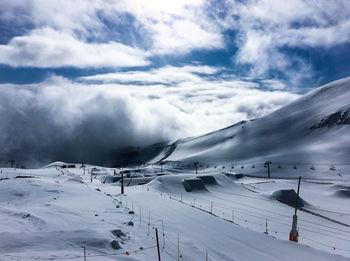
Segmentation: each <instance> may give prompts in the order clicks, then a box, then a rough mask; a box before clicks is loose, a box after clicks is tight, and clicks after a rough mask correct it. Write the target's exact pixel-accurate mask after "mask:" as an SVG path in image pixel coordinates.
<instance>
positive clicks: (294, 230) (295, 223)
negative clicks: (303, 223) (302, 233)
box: [289, 177, 301, 242]
mask: <svg viewBox="0 0 350 261" xmlns="http://www.w3.org/2000/svg"><path fill="white" fill-rule="evenodd" d="M300 182H301V177H299V181H298V192H297V198H296V200H295V212H294V215H293V223H292V230H291V231H290V233H289V240H290V241H294V242H298V240H299V232H298V228H297V226H298V216H297V209H298V199H299V191H300Z"/></svg>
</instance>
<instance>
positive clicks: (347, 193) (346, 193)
mask: <svg viewBox="0 0 350 261" xmlns="http://www.w3.org/2000/svg"><path fill="white" fill-rule="evenodd" d="M334 195H336V196H337V197H341V198H350V190H348V189H340V190H338V191H336V192H335V193H334Z"/></svg>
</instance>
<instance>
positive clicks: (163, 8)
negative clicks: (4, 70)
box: [0, 0, 223, 67]
mask: <svg viewBox="0 0 350 261" xmlns="http://www.w3.org/2000/svg"><path fill="white" fill-rule="evenodd" d="M0 7H2V9H3V10H4V11H3V12H0V21H1V20H3V21H7V22H11V21H12V22H15V23H20V24H22V25H23V26H24V25H25V24H27V25H29V27H31V26H32V27H34V29H32V31H31V30H30V29H29V30H28V31H29V32H27V33H26V35H23V36H20V37H16V38H14V39H12V41H11V42H10V43H9V44H8V45H4V46H1V49H2V52H1V53H0V56H1V57H0V59H1V62H2V63H5V64H9V65H15V64H18V65H25V66H34V67H36V66H37V65H39V67H50V66H53V67H59V66H67V65H68V66H78V67H91V66H92V64H94V66H95V67H98V66H112V67H114V66H130V65H131V66H134V65H136V66H137V65H144V64H146V62H145V61H144V58H145V54H144V53H142V52H141V51H140V50H136V49H135V48H134V46H142V48H144V49H147V50H148V51H149V52H148V53H149V54H151V53H152V54H173V53H176V54H185V53H188V52H190V51H191V50H194V49H213V48H214V49H215V48H222V47H223V43H222V39H221V34H220V31H219V30H218V28H217V27H216V25H215V24H214V23H211V22H210V21H208V20H207V19H206V17H205V16H204V15H203V12H202V8H203V1H201V0H193V1H174V2H166V1H156V0H152V1H139V0H132V1H131V0H122V1H120V0H118V1H117V0H113V1H103V0H93V1H86V0H77V1H70V0H62V1H45V0H31V1H29V2H26V3H24V2H23V1H8V0H4V2H2V3H0ZM19 10H21V11H20V12H21V15H20V17H21V19H22V20H23V21H19V20H18V15H16V12H18V11H19ZM126 13H127V14H131V15H132V16H133V17H134V18H135V21H133V22H132V23H134V25H135V28H136V30H139V32H137V33H140V34H142V36H141V38H140V39H138V40H136V39H131V40H130V42H129V43H128V45H129V47H128V48H127V46H124V45H123V44H122V42H123V39H122V38H123V37H122V35H123V34H125V31H126V30H129V28H126V27H123V24H122V21H121V20H120V19H119V17H120V16H122V15H123V14H126ZM14 18H16V19H14ZM105 19H110V21H113V22H114V23H115V24H110V25H108V26H109V27H111V28H109V30H111V32H112V31H117V32H118V33H119V37H117V38H114V41H115V42H111V43H109V42H108V43H101V42H96V43H89V41H88V40H89V39H94V38H95V37H96V38H97V39H96V40H97V41H99V35H101V34H103V33H104V31H105V30H106V24H104V20H105ZM141 29H142V30H141ZM118 38H120V39H118ZM105 39H108V37H106V38H105ZM105 39H102V41H105ZM146 39H150V40H149V41H148V40H146ZM135 41H141V42H135ZM147 42H149V43H147ZM36 50H38V52H36ZM41 50H42V52H39V51H41ZM48 52H52V55H50V54H48ZM144 52H146V51H144ZM21 55H24V57H23V60H25V61H22V59H21ZM59 55H62V58H60V57H59ZM80 56H83V57H80ZM138 56H139V57H140V58H139V59H138V58H137V57H138ZM10 57H11V59H10ZM47 58H48V59H55V61H47ZM32 59H33V61H31V60H32ZM37 61H40V63H37ZM52 64H53V65H52Z"/></svg>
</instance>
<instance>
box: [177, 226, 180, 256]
mask: <svg viewBox="0 0 350 261" xmlns="http://www.w3.org/2000/svg"><path fill="white" fill-rule="evenodd" d="M179 260H180V234H179V233H177V261H179Z"/></svg>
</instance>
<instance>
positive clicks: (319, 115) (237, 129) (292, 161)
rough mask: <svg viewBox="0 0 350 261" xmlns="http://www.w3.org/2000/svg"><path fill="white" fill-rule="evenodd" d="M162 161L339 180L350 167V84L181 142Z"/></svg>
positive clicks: (331, 85)
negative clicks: (319, 173) (314, 171)
mask: <svg viewBox="0 0 350 261" xmlns="http://www.w3.org/2000/svg"><path fill="white" fill-rule="evenodd" d="M162 156H163V157H158V158H156V160H162V161H164V162H168V163H169V162H176V163H177V166H180V167H181V166H182V167H187V168H188V167H190V168H193V163H194V162H198V163H199V164H201V165H202V167H204V166H206V167H208V166H209V167H210V166H213V165H223V166H226V168H227V167H230V168H232V166H233V167H236V168H237V167H239V168H240V171H241V172H247V166H249V167H251V166H253V168H254V167H255V168H254V169H253V170H250V171H248V172H247V173H252V174H254V173H255V174H259V172H261V167H262V166H263V163H264V162H265V161H267V160H269V161H272V163H273V164H272V165H271V167H272V168H279V171H280V173H281V174H282V169H283V167H288V168H289V169H290V170H291V169H292V167H296V169H298V167H299V169H300V168H302V169H304V172H305V175H308V176H309V175H312V171H311V174H310V173H308V172H310V171H309V170H310V169H311V168H312V169H313V168H315V169H316V168H318V169H319V170H322V171H323V173H325V174H326V175H333V176H334V173H335V172H337V174H338V175H339V171H340V173H341V172H344V171H345V170H346V169H348V168H349V165H348V164H350V160H349V158H350V157H349V156H350V78H345V79H341V80H338V81H335V82H332V83H329V84H327V85H324V86H322V87H319V88H317V89H315V90H313V91H311V92H309V93H308V94H306V95H304V96H302V97H301V98H299V99H298V100H296V101H294V102H292V103H290V104H289V105H287V106H285V107H283V108H281V109H279V110H277V111H275V112H273V113H271V114H269V115H267V116H265V117H262V118H259V119H256V120H251V121H247V122H244V121H243V122H239V123H237V124H234V125H232V126H230V127H227V128H225V129H222V130H219V131H215V132H212V133H209V134H207V135H203V136H199V137H194V138H188V139H184V140H179V141H177V142H175V143H174V144H173V146H172V148H171V151H170V153H164V154H163V155H162ZM242 166H243V168H242ZM259 167H260V168H259ZM330 168H333V169H335V170H336V171H335V172H334V170H333V172H329V170H330ZM294 169H295V168H294ZM275 171H277V170H275ZM265 172H266V171H265V170H264V171H263V173H264V175H265ZM284 172H285V171H284ZM327 173H328V174H327ZM301 174H303V173H301ZM283 175H289V174H283ZM341 175H342V173H341Z"/></svg>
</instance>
